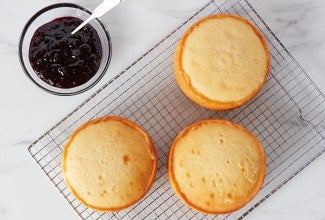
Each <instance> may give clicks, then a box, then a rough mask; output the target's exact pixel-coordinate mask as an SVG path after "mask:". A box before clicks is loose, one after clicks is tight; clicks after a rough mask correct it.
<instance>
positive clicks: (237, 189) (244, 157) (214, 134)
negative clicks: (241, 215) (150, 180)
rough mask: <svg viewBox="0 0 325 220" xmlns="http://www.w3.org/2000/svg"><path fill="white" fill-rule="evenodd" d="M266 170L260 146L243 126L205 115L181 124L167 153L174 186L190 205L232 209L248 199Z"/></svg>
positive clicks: (208, 209)
mask: <svg viewBox="0 0 325 220" xmlns="http://www.w3.org/2000/svg"><path fill="white" fill-rule="evenodd" d="M265 172H266V161H265V155H264V151H263V148H262V146H261V144H260V143H259V141H258V140H257V138H256V137H255V136H254V135H253V134H252V133H250V132H249V131H248V130H246V129H245V128H243V127H241V126H239V125H237V124H235V123H232V122H229V121H225V120H218V119H209V120H204V121H200V122H197V123H195V124H192V125H190V126H189V127H187V128H185V129H184V130H183V131H182V132H181V133H180V134H179V135H178V136H177V137H176V138H175V140H174V142H173V144H172V147H171V149H170V152H169V158H168V176H169V180H170V183H171V186H172V188H173V189H174V191H175V192H176V194H177V195H178V196H179V197H180V199H181V200H182V201H183V202H184V203H185V204H187V205H188V206H190V207H191V208H193V209H195V210H197V211H200V212H203V213H209V214H223V213H230V212H233V211H235V210H238V209H240V208H241V207H243V206H244V205H245V204H247V203H248V202H249V201H250V200H252V199H253V198H254V197H255V196H256V194H257V193H258V191H259V190H260V188H261V186H262V184H263V181H264V177H265Z"/></svg>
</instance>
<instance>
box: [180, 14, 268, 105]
mask: <svg viewBox="0 0 325 220" xmlns="http://www.w3.org/2000/svg"><path fill="white" fill-rule="evenodd" d="M269 68H270V55H269V52H268V47H267V44H266V42H265V40H264V38H263V36H262V34H261V33H260V31H259V30H257V28H256V27H255V26H253V25H252V24H251V23H250V22H249V21H248V20H246V19H244V18H241V17H238V16H234V15H225V14H221V15H212V16H209V17H206V18H203V19H202V20H200V21H198V22H197V23H196V24H194V25H193V26H192V27H190V28H189V29H188V30H187V31H186V32H185V34H184V35H183V37H182V38H181V40H180V42H179V44H178V46H177V49H176V55H175V61H174V69H175V74H176V80H177V81H178V83H179V85H180V87H181V89H182V91H183V92H184V93H185V95H187V96H188V97H189V98H190V99H192V100H193V101H195V102H197V103H198V104H200V105H202V106H204V107H207V108H212V109H217V110H218V109H220V110H222V109H231V108H234V107H238V106H240V105H242V104H244V103H246V102H247V101H249V100H251V99H252V98H253V97H254V96H255V95H256V94H257V92H258V91H259V90H260V89H261V88H262V86H263V85H264V83H265V81H266V79H267V76H268V72H269Z"/></svg>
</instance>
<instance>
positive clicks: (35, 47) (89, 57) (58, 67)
mask: <svg viewBox="0 0 325 220" xmlns="http://www.w3.org/2000/svg"><path fill="white" fill-rule="evenodd" d="M81 23H82V20H80V19H78V18H75V17H62V18H57V19H55V20H53V21H51V22H49V23H46V24H44V25H42V26H41V27H39V28H38V29H37V30H36V31H35V33H34V35H33V37H32V40H31V43H30V48H29V60H30V63H31V65H32V67H33V69H34V71H35V72H36V74H37V75H38V77H40V78H41V79H42V80H43V81H44V82H46V83H47V84H49V85H51V86H55V87H58V88H65V89H67V88H73V87H76V86H80V85H82V84H84V83H86V82H87V81H88V80H90V78H92V77H93V76H94V75H95V74H96V72H97V70H98V68H99V66H100V62H101V59H102V46H101V43H100V39H99V36H98V34H97V32H96V30H95V29H94V28H93V27H92V26H91V25H89V24H88V25H86V26H85V27H84V28H82V29H81V30H80V31H78V32H77V33H75V34H74V35H72V34H71V32H72V31H73V30H74V29H75V28H76V27H77V26H78V25H79V24H81Z"/></svg>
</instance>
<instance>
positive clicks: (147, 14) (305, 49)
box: [0, 0, 325, 220]
mask: <svg viewBox="0 0 325 220" xmlns="http://www.w3.org/2000/svg"><path fill="white" fill-rule="evenodd" d="M56 2H58V1H55V0H33V1H24V0H10V1H8V0H7V1H5V0H2V1H0V8H1V13H0V21H1V26H0V64H1V70H2V71H1V80H0V100H1V101H2V103H1V105H0V119H1V120H0V121H1V123H0V134H1V138H0V220H14V219H33V220H36V219H78V216H77V215H76V214H75V213H74V211H73V210H72V209H71V208H70V207H69V205H68V203H67V202H66V201H65V200H64V199H63V197H62V196H60V195H59V193H58V191H57V190H56V189H55V188H54V187H53V185H52V184H51V183H50V181H49V180H48V179H47V177H46V176H45V175H44V174H43V172H42V171H41V170H40V169H39V167H38V166H37V165H36V164H35V163H34V161H33V160H32V159H31V157H30V155H29V154H28V151H27V147H28V146H29V145H30V144H31V143H32V142H33V141H34V140H35V139H36V138H38V137H39V136H40V135H42V134H43V133H44V131H45V130H47V129H48V128H50V127H51V126H53V125H54V124H55V123H56V122H57V121H58V120H60V119H62V118H63V117H64V116H65V115H66V114H67V113H69V112H70V111H71V110H73V109H74V108H75V107H76V106H77V105H78V104H79V103H80V102H82V101H83V100H85V99H86V98H87V97H88V96H89V95H90V94H92V93H93V92H94V91H96V90H97V89H98V88H100V87H101V86H102V85H103V84H104V83H105V82H107V81H108V80H109V79H110V78H112V77H113V76H114V75H115V74H117V73H119V72H120V71H121V70H122V69H124V68H125V67H126V66H128V65H129V64H130V63H131V62H133V61H134V60H135V59H136V58H137V57H138V56H139V55H141V54H142V53H144V52H145V51H146V50H148V49H149V48H150V47H151V46H153V45H154V44H155V43H156V42H158V41H159V40H160V39H161V38H162V36H165V35H166V34H167V33H168V32H170V31H171V30H173V29H174V28H175V27H177V26H178V25H179V24H180V23H181V22H182V21H184V19H186V18H187V17H189V16H190V15H191V14H193V13H194V12H195V11H196V10H198V9H199V8H200V7H202V6H203V5H204V4H205V3H207V2H208V0H200V1H198V0H177V1H175V0H156V1H150V0H127V1H123V3H122V4H121V5H119V6H118V7H116V8H115V9H113V10H112V11H111V12H110V13H109V14H107V15H105V16H104V17H103V18H102V20H103V22H104V23H105V24H106V25H107V27H108V29H109V31H110V34H111V37H112V42H113V57H112V61H111V65H110V67H109V70H108V74H106V75H105V77H104V78H103V79H102V80H101V81H100V83H99V84H97V85H96V86H95V87H94V88H92V89H91V90H89V91H88V92H85V93H83V94H81V95H77V96H72V97H58V96H54V95H50V94H48V93H45V92H43V91H41V90H40V89H39V88H37V87H36V86H35V85H34V84H33V83H32V82H30V81H29V79H28V78H27V77H26V76H25V75H24V72H23V70H22V69H21V67H20V64H19V60H18V55H17V51H18V49H17V44H18V39H19V36H20V33H21V31H22V28H23V26H24V25H25V23H26V21H27V19H29V18H30V17H31V16H32V15H33V14H34V13H35V12H36V11H38V10H39V9H41V8H42V7H44V6H47V5H49V4H52V3H56ZM73 2H76V3H78V4H80V5H82V6H85V7H87V8H89V9H93V8H94V7H95V6H96V5H97V4H98V3H99V0H92V1H84V0H74V1H73ZM249 2H250V3H251V4H252V5H253V6H254V7H255V8H256V10H257V12H258V13H259V14H260V15H261V16H262V18H263V19H264V20H265V21H266V22H267V23H268V24H269V26H270V27H271V29H272V30H273V31H274V32H275V33H276V35H277V36H278V37H279V39H280V40H281V41H282V42H283V44H284V45H285V46H286V47H287V48H288V50H289V51H290V52H291V53H292V55H293V56H294V57H295V58H296V59H297V61H298V62H299V63H300V64H301V65H302V67H303V68H304V69H305V70H306V72H307V73H308V74H309V75H310V77H311V78H312V79H313V80H314V81H315V82H316V84H317V85H318V86H319V88H320V89H321V90H322V92H323V93H324V92H325V73H324V69H325V62H324V61H325V23H324V22H325V1H323V0H273V1H262V0H249ZM148 18H150V19H148ZM324 169H325V155H322V156H320V157H319V158H318V159H317V160H316V161H314V162H313V163H312V164H311V165H309V166H308V167H307V168H305V169H304V170H303V171H302V172H301V173H300V174H298V175H297V176H296V177H295V178H294V179H292V180H291V181H290V182H289V183H287V184H286V185H285V186H284V187H282V188H281V189H280V190H279V191H278V192H276V193H275V194H274V195H273V196H272V197H271V198H269V199H268V200H267V201H265V202H264V203H263V204H262V205H261V206H260V207H258V208H257V209H256V210H254V212H253V213H251V214H250V215H249V216H248V217H247V219H296V220H297V219H313V220H317V219H319V220H320V219H323V220H324V219H325V209H324V207H325V187H324V186H325V175H324Z"/></svg>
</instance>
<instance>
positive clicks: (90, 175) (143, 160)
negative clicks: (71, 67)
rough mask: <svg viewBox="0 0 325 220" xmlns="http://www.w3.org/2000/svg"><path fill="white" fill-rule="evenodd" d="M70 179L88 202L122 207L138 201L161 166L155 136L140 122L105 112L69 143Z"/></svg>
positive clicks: (76, 192)
mask: <svg viewBox="0 0 325 220" xmlns="http://www.w3.org/2000/svg"><path fill="white" fill-rule="evenodd" d="M62 169H63V175H64V179H65V182H66V183H67V185H68V186H69V188H70V190H71V191H72V193H73V194H74V195H75V196H76V197H77V199H78V200H80V201H81V202H82V203H83V204H85V205H86V206H88V207H91V208H93V209H96V210H102V211H117V210H121V209H123V208H126V207H129V206H131V205H133V204H135V203H136V202H137V201H139V200H140V199H141V198H142V197H143V196H144V195H145V194H146V193H147V192H148V191H149V189H150V188H151V186H152V183H153V181H154V178H155V175H156V169H157V157H156V150H155V147H154V144H153V142H152V141H151V139H150V137H149V136H148V135H147V134H146V133H145V131H144V130H142V128H140V127H139V126H138V125H136V124H135V123H133V122H131V121H129V120H127V119H124V118H120V117H110V116H107V117H102V118H98V119H95V120H91V121H89V122H87V123H86V124H84V125H83V126H81V127H80V128H78V129H77V130H76V131H75V132H74V133H73V134H72V135H71V137H70V139H69V140H68V142H67V144H66V145H65V147H64V153H63V160H62Z"/></svg>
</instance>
